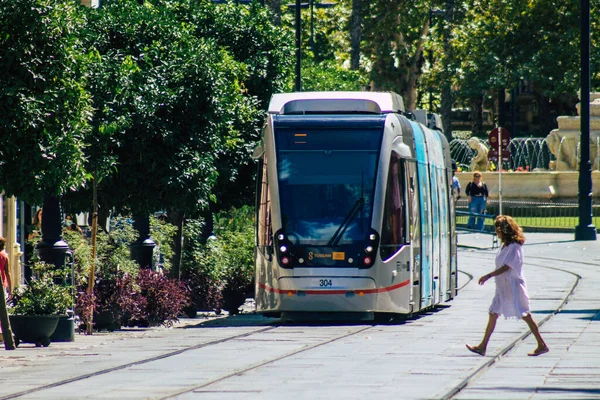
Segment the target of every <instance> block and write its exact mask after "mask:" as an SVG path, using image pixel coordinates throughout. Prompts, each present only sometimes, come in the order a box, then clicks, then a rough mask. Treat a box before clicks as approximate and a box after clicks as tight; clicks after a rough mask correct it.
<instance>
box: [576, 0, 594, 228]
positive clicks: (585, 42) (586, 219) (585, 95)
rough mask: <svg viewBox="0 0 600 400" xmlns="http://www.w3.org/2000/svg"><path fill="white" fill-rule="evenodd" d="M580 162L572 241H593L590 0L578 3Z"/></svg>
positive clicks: (582, 0)
mask: <svg viewBox="0 0 600 400" xmlns="http://www.w3.org/2000/svg"><path fill="white" fill-rule="evenodd" d="M579 98H580V100H581V102H580V115H579V116H580V122H581V139H580V146H581V160H580V162H579V195H578V196H579V225H578V226H576V227H575V240H596V227H595V226H594V225H593V224H592V164H591V162H590V0H581V94H580V96H579Z"/></svg>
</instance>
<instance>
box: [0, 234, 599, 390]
mask: <svg viewBox="0 0 600 400" xmlns="http://www.w3.org/2000/svg"><path fill="white" fill-rule="evenodd" d="M526 237H527V243H526V247H525V257H526V260H525V267H524V268H525V275H526V277H527V281H528V286H529V294H530V297H531V303H532V309H533V310H534V318H535V319H536V320H537V321H538V322H539V323H540V326H541V329H540V330H541V332H542V335H543V336H544V339H545V340H546V342H547V344H548V346H549V347H550V352H549V353H548V354H545V355H542V356H539V357H528V356H527V353H528V352H530V351H531V350H533V349H534V348H535V340H534V339H533V338H532V337H531V336H530V335H528V329H527V325H526V324H525V323H524V322H523V321H513V320H504V319H500V320H498V325H497V329H496V332H495V334H494V336H493V337H492V340H491V342H490V345H489V347H488V354H487V355H486V357H480V356H477V355H475V354H472V353H470V352H468V351H467V349H466V348H465V343H477V342H478V341H479V340H480V339H481V336H482V334H483V330H484V328H485V324H486V321H487V308H488V306H489V304H490V302H491V299H492V296H493V292H494V285H493V283H492V282H489V283H487V284H486V285H485V286H478V285H477V284H476V280H477V279H478V278H479V276H481V275H482V274H484V273H486V272H489V270H491V269H493V259H494V255H495V253H496V251H497V250H496V249H491V243H492V241H491V237H490V236H486V235H477V234H460V235H459V245H460V246H461V247H460V249H459V269H460V271H461V274H460V275H459V286H461V289H460V292H459V295H458V296H457V297H456V299H455V300H453V301H452V302H450V303H449V304H448V307H442V308H440V309H439V310H437V311H435V312H431V313H427V314H426V315H423V316H420V317H419V318H415V319H409V320H407V321H404V322H402V323H392V324H385V325H367V324H319V325H307V324H302V325H279V324H277V323H276V322H277V320H272V319H265V318H262V317H260V316H258V315H254V314H252V313H251V312H247V313H244V314H242V315H239V316H235V317H219V318H217V317H215V316H210V317H200V318H197V319H182V320H181V322H180V323H179V324H176V326H175V328H172V329H165V328H153V329H130V330H124V331H118V332H113V333H106V332H103V333H98V334H94V335H91V336H84V335H76V337H75V341H74V342H71V343H52V344H51V345H50V347H48V348H35V347H33V346H32V345H29V344H22V345H21V346H20V347H19V348H18V349H17V350H15V351H10V352H9V351H4V352H1V353H0V380H1V384H0V399H8V398H22V399H67V398H72V399H76V398H77V399H80V398H94V399H126V398H128V399H142V398H181V399H188V398H189V399H192V398H202V399H232V398H243V399H276V398H277V399H281V398H289V399H338V398H339V399H359V398H364V397H368V398H369V399H390V398H402V399H438V398H439V399H442V398H458V399H481V398H486V399H488V398H490V399H491V398H502V399H506V398H514V399H575V398H586V399H588V398H600V384H599V382H600V354H599V353H600V347H599V346H598V345H597V343H598V341H599V340H600V325H599V324H600V313H599V310H600V292H599V291H598V283H597V282H599V281H600V244H599V243H598V242H597V241H596V242H575V241H573V235H572V234H547V233H543V234H542V233H535V234H527V233H526ZM556 310H560V312H558V313H556Z"/></svg>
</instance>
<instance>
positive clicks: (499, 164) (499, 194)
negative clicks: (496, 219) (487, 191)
mask: <svg viewBox="0 0 600 400" xmlns="http://www.w3.org/2000/svg"><path fill="white" fill-rule="evenodd" d="M501 133H502V128H500V127H498V214H500V215H502V135H501Z"/></svg>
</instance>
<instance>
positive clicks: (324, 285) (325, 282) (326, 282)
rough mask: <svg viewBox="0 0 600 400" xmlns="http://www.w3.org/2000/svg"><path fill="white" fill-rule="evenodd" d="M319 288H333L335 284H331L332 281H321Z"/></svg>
mask: <svg viewBox="0 0 600 400" xmlns="http://www.w3.org/2000/svg"><path fill="white" fill-rule="evenodd" d="M319 286H321V287H328V286H333V283H332V282H331V279H319Z"/></svg>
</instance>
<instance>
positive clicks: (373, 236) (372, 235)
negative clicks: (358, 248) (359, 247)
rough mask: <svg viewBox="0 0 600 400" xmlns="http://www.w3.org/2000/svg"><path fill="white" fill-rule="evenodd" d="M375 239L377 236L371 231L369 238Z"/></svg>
mask: <svg viewBox="0 0 600 400" xmlns="http://www.w3.org/2000/svg"><path fill="white" fill-rule="evenodd" d="M375 239H377V236H375V234H374V233H371V234H370V235H369V240H371V241H373V240H375Z"/></svg>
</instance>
